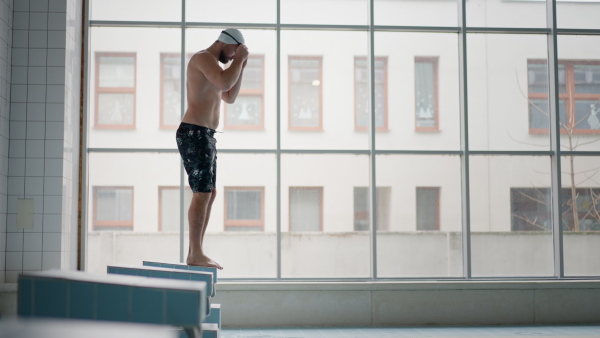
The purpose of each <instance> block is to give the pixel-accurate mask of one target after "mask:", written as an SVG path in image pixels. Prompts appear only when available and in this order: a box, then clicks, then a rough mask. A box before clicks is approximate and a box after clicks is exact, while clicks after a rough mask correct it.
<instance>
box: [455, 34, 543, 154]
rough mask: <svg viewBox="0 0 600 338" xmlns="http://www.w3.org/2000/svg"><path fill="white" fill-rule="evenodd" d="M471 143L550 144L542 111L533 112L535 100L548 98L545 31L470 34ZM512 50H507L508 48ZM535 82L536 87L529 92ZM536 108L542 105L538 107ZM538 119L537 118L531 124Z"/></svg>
mask: <svg viewBox="0 0 600 338" xmlns="http://www.w3.org/2000/svg"><path fill="white" fill-rule="evenodd" d="M467 39H468V42H467V44H468V50H467V54H468V55H467V56H468V58H467V59H468V63H469V64H468V65H467V67H468V113H469V121H468V123H469V126H468V127H469V129H468V130H469V146H470V148H471V149H472V150H492V151H494V150H523V151H526V150H533V151H538V150H549V149H550V136H549V134H548V133H547V132H544V131H540V130H533V129H530V128H531V127H535V126H536V125H538V123H539V125H544V124H545V125H548V123H547V122H544V120H546V121H549V120H548V117H547V116H545V115H544V114H543V113H542V114H541V115H540V114H538V113H537V112H535V114H536V115H534V116H531V112H532V109H533V108H535V107H532V105H531V101H530V100H537V101H536V102H539V101H543V100H547V97H548V96H547V95H548V90H546V91H545V92H543V90H542V88H544V87H547V80H543V76H545V75H542V74H544V73H545V72H546V71H545V70H544V69H543V68H542V67H540V66H539V63H541V64H545V63H546V61H545V60H546V59H547V54H548V52H547V39H546V37H545V36H543V35H527V34H470V35H469V36H468V37H467ZM508 50H510V51H512V52H510V53H507V52H506V51H508ZM530 84H531V85H532V86H533V92H529V88H530V87H529V86H530ZM536 110H537V109H536ZM531 120H534V121H535V122H534V124H533V125H532V124H531Z"/></svg>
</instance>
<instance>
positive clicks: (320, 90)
mask: <svg viewBox="0 0 600 338" xmlns="http://www.w3.org/2000/svg"><path fill="white" fill-rule="evenodd" d="M292 60H317V61H319V81H320V83H319V125H318V126H317V127H302V126H293V125H292V99H291V98H292V67H291V64H292V62H291V61H292ZM288 130H291V131H322V130H323V57H322V56H308V55H307V56H304V55H302V56H298V55H290V56H289V57H288Z"/></svg>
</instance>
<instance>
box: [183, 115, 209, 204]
mask: <svg viewBox="0 0 600 338" xmlns="http://www.w3.org/2000/svg"><path fill="white" fill-rule="evenodd" d="M214 134H215V130H214V129H210V128H206V127H202V126H198V125H195V124H189V123H184V122H182V123H181V124H180V125H179V129H177V133H176V138H177V148H178V149H179V154H180V155H181V159H182V160H183V167H184V168H185V171H186V172H187V174H188V182H189V183H190V188H192V191H193V192H211V191H212V190H213V188H214V187H215V185H216V183H217V140H216V139H215V138H214Z"/></svg>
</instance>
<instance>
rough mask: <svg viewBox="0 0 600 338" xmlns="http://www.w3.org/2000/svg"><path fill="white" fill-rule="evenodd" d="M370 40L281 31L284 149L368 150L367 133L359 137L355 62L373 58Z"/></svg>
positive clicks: (353, 34) (358, 35)
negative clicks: (369, 53) (355, 96)
mask: <svg viewBox="0 0 600 338" xmlns="http://www.w3.org/2000/svg"><path fill="white" fill-rule="evenodd" d="M367 37H368V36H367V33H366V32H363V31H312V30H311V31H303V30H282V31H281V77H282V78H281V107H280V111H281V147H282V148H284V149H362V150H366V149H368V146H369V139H368V133H366V132H357V131H356V125H355V99H354V93H355V86H354V84H355V69H354V60H355V58H356V57H361V56H362V57H364V56H366V55H367V54H368V53H367ZM341 50H343V51H344V52H343V53H340V51H341ZM377 55H382V56H383V55H386V54H377ZM266 57H268V55H266ZM267 87H268V86H267Z"/></svg>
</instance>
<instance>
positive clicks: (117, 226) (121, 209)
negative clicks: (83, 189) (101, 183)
mask: <svg viewBox="0 0 600 338" xmlns="http://www.w3.org/2000/svg"><path fill="white" fill-rule="evenodd" d="M92 191H93V194H94V221H93V227H94V230H133V187H93V189H92Z"/></svg>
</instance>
